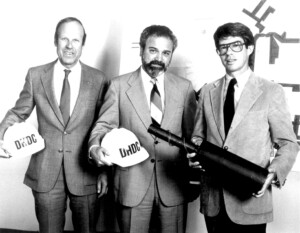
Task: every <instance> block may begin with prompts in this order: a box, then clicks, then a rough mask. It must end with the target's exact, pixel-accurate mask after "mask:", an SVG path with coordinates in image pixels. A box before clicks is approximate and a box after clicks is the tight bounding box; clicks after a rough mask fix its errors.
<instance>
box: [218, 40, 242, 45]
mask: <svg viewBox="0 0 300 233" xmlns="http://www.w3.org/2000/svg"><path fill="white" fill-rule="evenodd" d="M237 42H240V43H241V44H242V43H244V42H243V41H240V40H237V41H233V42H231V43H227V44H219V46H229V45H232V44H235V43H237Z"/></svg>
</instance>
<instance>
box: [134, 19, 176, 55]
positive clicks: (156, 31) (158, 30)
mask: <svg viewBox="0 0 300 233" xmlns="http://www.w3.org/2000/svg"><path fill="white" fill-rule="evenodd" d="M151 36H155V37H166V38H169V39H170V40H171V41H172V42H173V51H172V52H174V50H175V49H176V48H177V43H178V42H177V38H176V36H175V35H174V34H173V32H172V31H171V30H170V29H169V28H168V27H166V26H162V25H151V26H149V27H147V28H145V29H144V31H143V32H142V34H141V37H140V47H141V48H142V49H145V46H146V41H147V39H148V38H149V37H151Z"/></svg>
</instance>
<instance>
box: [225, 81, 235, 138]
mask: <svg viewBox="0 0 300 233" xmlns="http://www.w3.org/2000/svg"><path fill="white" fill-rule="evenodd" d="M236 83H237V82H236V79H235V78H233V79H231V80H230V82H229V85H228V88H227V94H226V99H225V102H224V109H223V113H224V128H225V134H226V135H227V133H228V131H229V128H230V125H231V122H232V119H233V116H234V110H235V106H234V85H235V84H236Z"/></svg>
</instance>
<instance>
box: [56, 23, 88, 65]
mask: <svg viewBox="0 0 300 233" xmlns="http://www.w3.org/2000/svg"><path fill="white" fill-rule="evenodd" d="M83 35H84V31H83V28H82V26H81V25H80V24H79V23H78V22H76V21H72V22H67V23H63V24H62V25H61V26H60V28H59V30H58V40H57V42H56V44H55V45H56V51H57V55H58V59H59V60H60V62H61V64H62V65H63V66H65V67H66V68H68V69H70V68H72V67H73V66H74V65H75V64H76V63H77V62H78V60H79V58H80V56H81V53H82V47H83V45H82V40H83Z"/></svg>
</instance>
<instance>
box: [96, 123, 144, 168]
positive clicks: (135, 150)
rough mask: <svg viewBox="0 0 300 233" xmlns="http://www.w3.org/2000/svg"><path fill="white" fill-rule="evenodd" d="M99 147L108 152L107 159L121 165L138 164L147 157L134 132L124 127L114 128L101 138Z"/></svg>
mask: <svg viewBox="0 0 300 233" xmlns="http://www.w3.org/2000/svg"><path fill="white" fill-rule="evenodd" d="M101 147H103V148H105V149H106V150H107V151H108V153H109V155H110V156H109V160H110V161H111V162H112V163H114V164H117V165H119V166H121V167H129V166H132V165H135V164H138V163H140V162H142V161H144V160H146V159H147V158H148V157H149V154H148V152H147V151H146V150H145V149H144V148H143V147H142V146H141V144H140V142H139V140H138V138H137V137H136V136H135V134H134V133H132V132H131V131H129V130H127V129H125V128H115V129H112V130H111V131H110V132H108V133H107V134H106V135H105V136H104V138H103V139H102V143H101Z"/></svg>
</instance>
